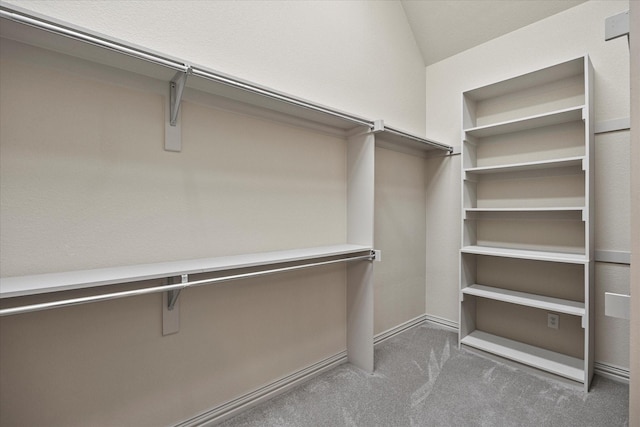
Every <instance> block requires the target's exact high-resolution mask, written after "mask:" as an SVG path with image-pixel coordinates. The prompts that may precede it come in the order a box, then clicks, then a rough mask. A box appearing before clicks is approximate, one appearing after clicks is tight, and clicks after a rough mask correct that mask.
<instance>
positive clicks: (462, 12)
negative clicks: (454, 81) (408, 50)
mask: <svg viewBox="0 0 640 427" xmlns="http://www.w3.org/2000/svg"><path fill="white" fill-rule="evenodd" d="M584 1H585V0H401V3H402V6H403V7H404V11H405V13H406V15H407V19H408V21H409V25H410V26H411V29H412V31H413V34H414V36H415V38H416V42H417V43H418V46H419V47H420V51H421V52H422V58H423V59H424V62H425V65H431V64H433V63H436V62H438V61H440V60H442V59H445V58H448V57H449V56H453V55H455V54H457V53H460V52H462V51H464V50H467V49H470V48H472V47H474V46H477V45H479V44H482V43H484V42H486V41H489V40H491V39H494V38H496V37H499V36H501V35H503V34H507V33H509V32H511V31H514V30H516V29H518V28H521V27H524V26H526V25H529V24H532V23H534V22H536V21H539V20H541V19H544V18H546V17H549V16H551V15H555V14H556V13H559V12H562V11H564V10H566V9H569V8H571V7H574V6H577V5H578V4H580V3H583V2H584Z"/></svg>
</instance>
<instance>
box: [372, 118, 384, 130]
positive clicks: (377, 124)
mask: <svg viewBox="0 0 640 427" xmlns="http://www.w3.org/2000/svg"><path fill="white" fill-rule="evenodd" d="M371 132H373V133H378V132H384V120H374V121H373V129H372V130H371Z"/></svg>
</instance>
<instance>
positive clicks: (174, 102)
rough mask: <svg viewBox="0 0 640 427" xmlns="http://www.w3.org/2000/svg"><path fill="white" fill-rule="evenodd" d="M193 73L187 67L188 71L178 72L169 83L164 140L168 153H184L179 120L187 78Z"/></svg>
mask: <svg viewBox="0 0 640 427" xmlns="http://www.w3.org/2000/svg"><path fill="white" fill-rule="evenodd" d="M192 72H193V71H192V69H191V67H187V70H186V71H179V72H177V73H176V75H175V76H174V77H173V79H171V81H170V82H169V97H168V104H169V105H168V107H167V110H168V117H167V123H166V126H165V140H164V149H165V150H167V151H176V152H180V151H182V132H181V129H180V120H179V119H180V104H181V103H182V94H183V93H184V88H185V85H186V83H187V77H188V76H189V74H191V73H192ZM165 114H166V113H165Z"/></svg>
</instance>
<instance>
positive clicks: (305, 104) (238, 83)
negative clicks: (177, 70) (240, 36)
mask: <svg viewBox="0 0 640 427" xmlns="http://www.w3.org/2000/svg"><path fill="white" fill-rule="evenodd" d="M192 74H193V75H194V76H199V77H202V78H204V79H207V80H212V81H215V82H217V83H222V84H225V85H227V86H232V87H235V88H238V89H242V90H245V91H247V92H251V93H255V94H257V95H262V96H265V97H267V98H271V99H275V100H278V101H281V102H285V103H287V104H291V105H295V106H296V107H301V108H305V109H307V110H312V111H316V112H320V113H324V114H328V115H330V116H334V117H338V118H340V119H343V120H346V121H350V122H353V123H354V124H357V125H361V126H366V127H368V128H369V129H373V121H372V120H367V119H363V118H361V117H357V116H354V115H351V114H348V113H345V112H342V111H339V110H334V109H332V108H329V107H325V106H322V105H319V104H315V103H312V102H309V101H305V100H304V99H301V98H296V97H293V96H291V95H286V94H284V93H280V92H276V91H273V90H271V89H267V88H263V87H260V86H257V85H255V84H252V83H249V82H246V81H242V80H239V79H235V78H232V77H229V76H225V75H223V74H221V73H217V72H214V71H208V70H205V69H201V68H197V67H196V66H193V68H192Z"/></svg>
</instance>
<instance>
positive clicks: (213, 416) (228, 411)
mask: <svg viewBox="0 0 640 427" xmlns="http://www.w3.org/2000/svg"><path fill="white" fill-rule="evenodd" d="M423 323H430V324H434V325H437V326H440V327H443V328H445V329H448V330H450V331H452V332H456V333H457V332H458V323H457V322H453V321H451V320H448V319H444V318H442V317H438V316H432V315H429V314H423V315H420V316H418V317H416V318H414V319H411V320H408V321H406V322H404V323H401V324H400V325H398V326H396V327H394V328H391V329H388V330H386V331H384V332H381V333H379V334H377V335H376V336H375V337H374V345H378V344H380V343H382V342H383V341H386V340H388V339H389V338H392V337H394V336H396V335H398V334H399V333H401V332H404V331H406V330H407V329H410V328H413V327H416V326H419V325H421V324H423ZM345 362H347V352H346V351H343V352H340V353H338V354H336V355H334V356H331V357H328V358H326V359H324V360H321V361H320V362H318V363H315V364H313V365H310V366H308V367H306V368H304V369H301V370H299V371H297V372H294V373H293V374H291V375H288V376H286V377H284V378H281V379H279V380H276V381H274V382H272V383H270V384H267V385H265V386H264V387H260V388H259V389H256V390H254V391H252V392H250V393H247V394H245V395H243V396H240V397H238V398H236V399H234V400H231V401H229V402H227V403H225V404H223V405H220V406H217V407H215V408H212V409H210V410H209V411H207V412H204V413H202V414H200V415H197V416H195V417H193V418H191V419H189V420H186V421H183V422H182V423H180V424H177V425H176V426H175V427H211V426H214V425H216V424H219V423H221V422H222V421H224V420H227V419H229V418H231V417H233V416H235V415H238V414H239V413H240V412H242V411H246V410H247V409H249V408H251V407H253V406H255V405H257V404H259V403H262V402H264V401H265V400H268V399H271V398H273V397H276V396H278V395H280V394H283V393H284V392H286V391H288V390H290V389H291V388H293V387H295V386H297V385H299V384H302V383H304V382H306V381H308V380H310V379H312V378H314V377H316V376H318V375H320V374H322V373H324V372H327V371H329V370H331V369H333V368H335V367H336V366H339V365H341V364H343V363H345ZM594 371H595V373H596V374H598V375H601V376H603V377H606V378H609V379H612V380H615V381H619V382H623V383H626V384H628V383H629V370H628V369H625V368H621V367H618V366H613V365H609V364H606V363H601V362H595V364H594Z"/></svg>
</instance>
